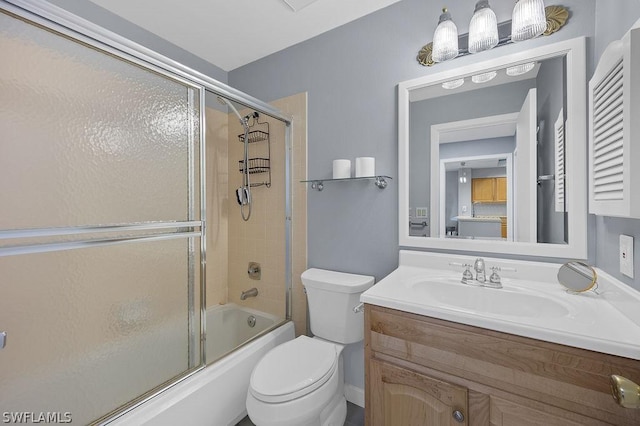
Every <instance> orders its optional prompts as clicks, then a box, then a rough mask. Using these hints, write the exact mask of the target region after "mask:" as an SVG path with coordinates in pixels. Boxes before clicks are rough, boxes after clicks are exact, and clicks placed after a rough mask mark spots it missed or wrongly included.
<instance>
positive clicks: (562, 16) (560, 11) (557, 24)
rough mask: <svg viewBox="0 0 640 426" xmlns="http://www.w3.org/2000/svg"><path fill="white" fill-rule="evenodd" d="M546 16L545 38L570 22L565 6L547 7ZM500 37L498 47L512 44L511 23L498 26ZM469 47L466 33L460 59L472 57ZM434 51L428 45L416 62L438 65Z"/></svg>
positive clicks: (421, 51)
mask: <svg viewBox="0 0 640 426" xmlns="http://www.w3.org/2000/svg"><path fill="white" fill-rule="evenodd" d="M544 10H545V16H546V18H547V29H546V30H545V32H544V33H542V35H543V36H549V35H551V34H553V33H555V32H557V31H559V30H560V28H562V27H564V26H565V25H566V23H567V21H568V20H569V10H568V9H567V8H566V7H564V6H559V5H554V6H547V7H545V9H544ZM498 37H499V42H498V45H497V46H496V47H500V46H504V45H505V44H509V43H511V21H505V22H501V23H499V24H498ZM468 45H469V34H468V33H465V34H462V35H460V36H459V37H458V46H459V49H460V52H459V54H458V57H460V56H466V55H470V54H471V53H469V50H468V47H467V46H468ZM432 51H433V43H428V44H426V45H424V46H423V47H422V49H420V51H419V52H418V56H417V57H416V60H417V61H418V63H420V65H423V66H425V67H430V66H433V65H434V64H436V62H435V61H434V60H433V58H432V56H431V55H432Z"/></svg>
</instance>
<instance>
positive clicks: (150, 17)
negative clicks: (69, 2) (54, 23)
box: [92, 0, 399, 71]
mask: <svg viewBox="0 0 640 426" xmlns="http://www.w3.org/2000/svg"><path fill="white" fill-rule="evenodd" d="M92 1H93V3H95V4H97V5H99V6H101V7H103V8H105V9H107V10H109V11H111V12H113V13H115V14H116V15H119V16H121V17H122V18H124V19H126V20H128V21H129V22H132V23H134V24H136V25H138V26H140V27H142V28H144V29H146V30H147V31H150V32H152V33H154V34H156V35H158V36H160V37H162V38H164V39H165V40H168V41H170V42H171V43H173V44H175V45H177V46H179V47H181V48H183V49H185V50H187V51H189V52H191V53H193V54H194V55H197V56H199V57H201V58H203V59H205V60H206V61H208V62H210V63H212V64H214V65H216V66H218V67H220V68H222V69H223V70H225V71H231V70H233V69H235V68H238V67H240V66H242V65H245V64H248V63H250V62H253V61H255V60H257V59H260V58H262V57H265V56H267V55H270V54H271V53H274V52H277V51H279V50H282V49H285V48H287V47H289V46H292V45H294V44H297V43H299V42H301V41H304V40H307V39H309V38H312V37H315V36H317V35H319V34H322V33H324V32H326V31H329V30H331V29H333V28H336V27H338V26H340V25H343V24H346V23H348V22H351V21H353V20H355V19H358V18H360V17H362V16H364V15H367V14H369V13H372V12H375V11H376V10H379V9H382V8H384V7H386V6H389V5H391V4H393V3H395V2H397V1H399V0H366V1H365V0H313V1H309V0H302V1H293V0H289V3H291V4H292V5H295V6H297V7H296V11H294V10H292V7H290V6H289V5H288V4H287V3H285V1H283V0H184V1H181V2H176V1H175V0H136V1H131V0H92Z"/></svg>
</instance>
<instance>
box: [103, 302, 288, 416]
mask: <svg viewBox="0 0 640 426" xmlns="http://www.w3.org/2000/svg"><path fill="white" fill-rule="evenodd" d="M206 316H207V324H206V326H207V360H208V362H211V360H216V359H218V358H220V359H219V360H217V361H215V362H214V363H212V364H210V365H208V366H207V367H206V368H204V369H202V370H200V371H198V372H197V373H195V374H193V375H191V376H189V377H188V378H186V379H184V380H183V381H181V382H180V383H178V384H176V385H174V386H173V387H171V388H170V389H167V390H166V391H164V392H162V393H161V394H159V395H158V396H156V397H155V398H152V399H150V400H149V401H147V402H145V403H144V404H142V405H140V406H138V407H137V408H135V409H134V410H132V411H130V412H128V413H126V414H124V415H123V416H121V417H119V418H117V419H115V420H114V421H113V422H111V423H109V425H116V426H134V425H135V426H138V425H149V426H151V425H153V426H164V425H167V426H169V425H171V426H173V425H176V424H181V425H185V426H189V425H194V426H195V425H211V426H224V425H235V424H236V423H237V422H239V421H240V420H241V419H242V418H243V417H244V416H246V415H247V411H246V408H245V398H246V395H247V390H248V388H249V377H250V375H251V371H252V370H253V367H254V366H255V365H256V363H257V362H258V361H259V360H260V358H262V356H264V354H266V353H267V352H268V351H269V350H271V349H272V348H274V347H276V346H277V345H280V344H282V343H284V342H286V341H288V340H292V339H293V338H294V337H295V335H294V328H293V323H292V322H290V321H289V322H286V323H284V324H283V325H282V326H280V327H277V328H275V329H273V330H270V331H268V332H267V330H268V329H269V328H270V327H272V326H274V325H275V324H277V323H279V322H280V321H282V320H281V319H280V318H277V317H274V316H272V315H269V314H265V313H264V312H260V311H256V310H253V309H248V308H244V307H241V306H238V305H235V304H232V303H229V304H226V305H218V306H215V307H213V308H208V309H207V315H206ZM250 317H255V325H254V326H253V327H251V326H250V325H249V323H248V322H253V320H250V319H249V318H250ZM248 320H249V321H248ZM260 333H265V334H264V335H262V336H259V337H257V338H256V339H255V340H253V341H251V342H249V343H247V344H245V345H244V346H242V347H240V348H239V349H237V350H235V352H233V353H232V354H229V356H224V355H225V354H228V353H229V352H232V351H233V349H234V348H236V347H237V346H238V345H241V344H242V343H243V342H244V341H245V340H247V339H250V338H253V337H255V336H257V335H259V334H260ZM243 339H244V340H243Z"/></svg>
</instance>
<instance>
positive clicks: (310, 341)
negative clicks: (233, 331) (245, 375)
mask: <svg viewBox="0 0 640 426" xmlns="http://www.w3.org/2000/svg"><path fill="white" fill-rule="evenodd" d="M342 348H343V347H342V346H341V345H337V344H335V343H332V342H327V341H323V340H321V339H318V338H309V337H307V336H300V337H298V338H296V339H294V340H291V341H289V342H287V343H284V344H282V345H280V346H278V347H276V348H274V349H273V350H272V351H270V352H269V353H268V354H267V355H265V356H264V357H263V358H262V359H261V360H260V361H259V363H258V364H257V365H256V367H255V368H254V370H253V373H252V374H251V380H250V385H249V392H248V394H247V412H248V413H249V416H250V417H251V420H252V421H253V422H254V423H255V424H256V425H260V426H307V425H309V426H310V425H318V426H319V425H329V424H336V425H337V424H339V425H342V424H343V423H344V418H343V414H346V409H347V406H346V400H345V398H344V394H343V392H342V387H343V386H344V384H343V383H344V380H343V371H342V369H343V367H342V356H341V353H342ZM343 412H344V413H343ZM332 419H334V420H335V421H331V420H332Z"/></svg>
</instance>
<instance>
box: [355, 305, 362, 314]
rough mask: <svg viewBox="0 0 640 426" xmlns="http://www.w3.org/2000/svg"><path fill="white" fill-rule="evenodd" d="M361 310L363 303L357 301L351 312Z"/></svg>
mask: <svg viewBox="0 0 640 426" xmlns="http://www.w3.org/2000/svg"><path fill="white" fill-rule="evenodd" d="M362 311H364V303H359V304H358V305H356V306H354V307H353V312H354V313H356V314H357V313H360V312H362Z"/></svg>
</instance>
